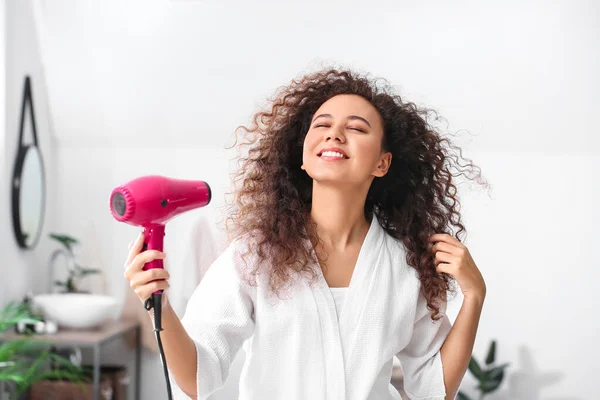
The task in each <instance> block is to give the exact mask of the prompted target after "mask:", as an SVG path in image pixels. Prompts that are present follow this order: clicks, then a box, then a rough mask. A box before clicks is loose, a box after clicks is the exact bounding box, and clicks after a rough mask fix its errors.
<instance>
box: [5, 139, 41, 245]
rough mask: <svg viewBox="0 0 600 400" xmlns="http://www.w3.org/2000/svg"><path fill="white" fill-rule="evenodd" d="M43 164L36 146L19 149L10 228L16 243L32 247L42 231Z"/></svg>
mask: <svg viewBox="0 0 600 400" xmlns="http://www.w3.org/2000/svg"><path fill="white" fill-rule="evenodd" d="M45 186H46V185H45V180H44V163H43V161H42V155H41V153H40V151H39V149H38V148H37V146H22V147H20V148H19V152H18V155H17V161H16V163H15V168H14V175H13V178H12V210H13V227H14V231H15V236H16V238H17V242H18V243H19V246H20V247H22V248H32V247H33V246H35V245H36V243H37V241H38V239H39V237H40V233H41V231H42V222H43V220H44V206H45V194H46V193H45V192H46V190H45Z"/></svg>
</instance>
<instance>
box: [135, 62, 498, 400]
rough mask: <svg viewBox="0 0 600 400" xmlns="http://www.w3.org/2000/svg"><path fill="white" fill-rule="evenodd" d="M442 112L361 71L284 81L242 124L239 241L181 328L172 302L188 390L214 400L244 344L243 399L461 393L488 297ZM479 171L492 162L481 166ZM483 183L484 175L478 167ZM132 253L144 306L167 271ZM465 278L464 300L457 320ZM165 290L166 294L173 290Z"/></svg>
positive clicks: (167, 337) (149, 254) (233, 223)
mask: <svg viewBox="0 0 600 400" xmlns="http://www.w3.org/2000/svg"><path fill="white" fill-rule="evenodd" d="M427 116H428V112H427V111H424V110H422V109H419V108H418V107H416V106H415V105H414V104H413V103H410V102H405V101H404V100H403V99H401V97H400V96H399V95H397V94H394V93H393V92H392V91H391V89H389V87H379V86H378V81H377V80H370V79H369V78H368V77H367V76H360V75H359V74H357V73H354V72H352V71H339V70H335V69H333V70H325V71H321V72H318V73H314V74H311V75H307V76H305V77H303V78H302V79H300V80H299V81H292V83H291V84H290V85H289V86H288V87H285V88H283V89H282V90H281V91H280V92H279V93H278V94H277V96H276V98H275V99H273V102H272V107H271V109H270V110H269V111H265V112H259V113H257V114H256V115H255V117H254V120H253V125H252V127H251V128H250V129H248V128H244V131H245V133H246V134H247V140H245V141H244V142H243V143H241V144H240V145H241V146H245V147H246V148H247V149H248V152H247V154H246V155H245V156H244V157H242V158H241V160H242V168H241V169H240V172H239V175H237V178H236V179H235V180H234V183H235V186H236V201H235V203H234V204H233V205H232V210H231V214H230V218H229V219H228V228H229V229H230V233H231V236H230V238H231V242H230V245H229V247H228V248H227V249H226V250H225V251H224V252H223V254H221V255H220V256H219V258H218V259H217V260H216V261H215V262H214V263H213V265H212V266H211V268H210V269H209V270H208V272H207V273H206V275H205V276H204V278H203V280H202V281H201V283H200V284H199V286H198V288H197V289H196V291H195V292H194V294H193V296H192V298H191V299H190V301H189V303H188V306H187V309H186V313H185V316H184V317H183V319H182V321H180V320H179V319H178V318H177V315H176V314H175V313H174V312H173V310H172V309H171V308H170V307H169V305H168V301H165V306H164V308H163V328H164V331H163V332H162V340H163V346H164V348H165V354H166V359H167V365H168V366H169V369H170V372H171V376H172V380H173V383H174V386H175V389H176V392H177V393H179V394H180V396H183V397H185V396H184V395H183V393H185V394H186V395H187V396H189V397H190V398H193V399H205V398H207V397H208V396H209V395H210V393H212V392H214V391H215V390H216V389H218V388H220V387H221V386H222V385H223V384H224V382H225V380H226V378H227V376H228V373H229V367H230V364H231V362H232V361H233V359H234V357H235V355H236V353H237V352H238V350H239V348H240V347H241V346H242V345H244V348H245V350H246V362H245V365H244V368H243V370H242V373H241V377H240V384H239V385H240V386H239V389H240V395H239V398H240V399H242V400H251V399H252V400H254V399H260V400H265V399H277V400H280V399H285V400H326V399H327V400H333V399H336V400H341V399H356V400H359V399H360V400H364V399H378V400H381V399H400V395H399V393H398V391H397V390H396V389H395V388H394V387H393V386H392V385H391V384H390V377H391V372H392V363H393V357H394V356H397V357H398V359H399V361H400V365H401V367H402V372H403V375H404V390H405V392H406V394H407V396H408V397H409V398H411V399H454V397H455V395H456V393H457V390H458V387H459V384H460V382H461V380H462V378H463V376H464V373H465V371H466V368H467V366H468V363H469V359H470V356H471V352H472V349H473V343H474V340H475V335H476V332H477V326H478V323H479V318H480V314H481V311H482V307H483V302H484V298H485V295H486V286H485V283H484V280H483V278H482V276H481V274H480V272H479V270H478V268H477V266H476V265H475V263H474V261H473V259H472V258H471V256H470V254H469V251H468V249H467V248H466V247H465V246H464V245H463V244H462V243H461V242H460V241H459V240H458V239H457V238H455V237H454V236H453V235H452V234H450V233H448V232H447V230H448V229H449V228H450V226H451V225H452V226H454V227H456V228H458V233H457V236H458V234H459V233H461V232H463V231H464V230H465V229H464V226H463V225H462V224H461V222H460V214H459V212H458V209H459V202H458V201H457V199H456V197H455V195H456V186H455V185H454V183H453V182H454V181H453V178H454V176H455V175H452V174H451V173H450V171H449V167H450V166H451V165H450V164H451V161H454V164H455V168H458V170H459V171H461V173H462V174H464V171H465V168H464V165H459V163H458V157H457V156H456V155H452V154H451V153H450V148H455V147H454V146H452V145H450V146H448V147H444V146H443V144H444V143H449V141H448V139H443V138H441V137H440V135H439V134H438V133H437V132H436V131H435V130H434V129H433V128H432V126H431V125H430V124H429V122H428V121H427ZM467 166H469V167H470V170H471V171H473V170H478V168H477V167H474V166H473V164H470V163H469V164H467ZM477 176H478V177H480V176H481V175H480V174H477ZM141 245H142V237H141V235H140V237H139V238H138V239H137V241H136V242H135V243H133V244H132V245H131V247H130V252H129V256H128V260H127V263H126V265H127V269H126V272H125V277H126V278H127V279H128V280H129V282H130V284H131V287H132V288H133V289H134V290H135V293H136V294H137V295H138V296H139V298H140V300H141V301H142V302H143V301H145V300H146V299H147V298H148V297H150V295H151V293H152V292H153V291H155V290H158V289H167V288H168V287H169V284H168V283H167V280H168V278H169V274H168V272H167V271H163V270H150V271H143V270H142V268H143V266H144V264H145V263H147V262H149V261H150V260H152V259H155V258H158V257H164V254H161V253H158V252H155V251H144V252H140V250H141ZM453 280H454V281H455V282H456V283H458V285H459V286H460V289H461V291H462V293H463V294H464V301H463V304H462V307H461V310H460V313H459V315H458V317H457V319H456V321H455V323H454V325H453V326H451V324H450V322H449V320H448V317H447V316H446V314H445V310H446V303H447V293H449V292H451V291H452V288H451V286H450V284H451V283H452V281H453ZM164 298H165V299H166V296H165V297H164Z"/></svg>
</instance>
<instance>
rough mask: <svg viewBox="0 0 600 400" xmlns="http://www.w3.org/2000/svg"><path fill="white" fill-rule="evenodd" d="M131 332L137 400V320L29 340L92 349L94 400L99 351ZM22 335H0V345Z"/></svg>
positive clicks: (137, 396)
mask: <svg viewBox="0 0 600 400" xmlns="http://www.w3.org/2000/svg"><path fill="white" fill-rule="evenodd" d="M130 332H135V375H134V376H135V379H134V385H135V394H134V396H135V397H134V398H135V400H139V399H140V366H141V357H142V336H141V333H142V332H141V325H140V324H139V322H137V321H130V320H119V321H112V322H108V323H106V324H105V325H102V326H100V327H98V328H96V329H59V331H58V332H57V333H56V334H53V335H30V336H29V339H30V340H32V341H36V342H40V343H44V344H47V345H49V346H56V347H63V346H64V347H81V348H92V349H93V352H94V356H93V357H94V359H93V376H92V379H93V388H94V397H93V398H94V400H99V399H100V393H99V392H100V350H101V348H102V346H103V345H105V344H106V343H109V342H111V341H113V340H114V339H117V338H119V337H124V336H125V335H126V334H128V333H130ZM23 338H24V337H23V335H19V334H17V333H14V332H4V333H2V334H0V342H3V341H10V340H23Z"/></svg>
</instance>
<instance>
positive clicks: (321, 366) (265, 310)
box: [171, 216, 451, 400]
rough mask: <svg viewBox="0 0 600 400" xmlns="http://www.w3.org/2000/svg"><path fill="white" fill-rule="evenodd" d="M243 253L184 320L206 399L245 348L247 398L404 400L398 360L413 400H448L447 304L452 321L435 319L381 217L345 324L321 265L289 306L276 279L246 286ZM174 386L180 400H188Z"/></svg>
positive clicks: (223, 266)
mask: <svg viewBox="0 0 600 400" xmlns="http://www.w3.org/2000/svg"><path fill="white" fill-rule="evenodd" d="M241 246H242V244H241V243H240V242H239V241H238V242H234V243H233V244H231V245H230V246H229V247H227V249H226V250H225V251H224V252H223V253H222V254H221V255H220V256H219V257H218V258H217V260H216V261H215V262H214V263H213V264H212V266H211V267H210V268H209V270H208V272H207V273H206V275H205V276H204V279H203V280H202V281H201V282H200V284H199V285H198V287H197V288H196V290H195V291H194V293H193V295H192V297H191V298H190V301H189V302H188V305H187V308H186V312H185V315H184V317H183V319H182V322H183V324H184V326H185V328H186V330H187V331H188V333H189V334H190V336H191V337H192V338H193V339H194V341H195V343H196V349H197V360H198V365H197V368H198V370H197V389H198V399H206V398H207V397H208V396H209V394H210V393H212V392H213V391H215V390H216V389H218V388H219V387H221V386H222V385H223V384H224V382H225V380H226V379H227V376H228V372H229V367H230V364H231V362H232V361H233V359H234V357H235V355H236V353H237V351H238V350H239V349H240V347H241V346H242V345H243V346H244V349H245V350H246V361H245V364H244V368H243V370H242V373H241V376H240V383H239V390H240V394H239V399H240V400H271V399H273V400H343V399H347V400H366V399H368V400H387V399H390V400H391V399H396V400H399V399H401V397H400V395H399V393H398V391H397V390H396V389H395V388H394V387H393V386H392V385H391V383H390V378H391V372H392V364H393V356H394V355H396V356H398V359H399V360H400V364H401V367H402V372H403V375H404V390H405V392H406V394H407V395H408V397H409V398H410V399H435V400H442V399H444V397H445V393H446V391H445V388H444V377H443V370H442V362H441V357H440V352H439V350H440V347H441V346H442V344H443V342H444V340H445V339H446V336H447V335H448V333H449V331H450V328H451V324H450V321H449V319H448V317H447V316H446V314H445V310H446V304H444V305H443V307H442V308H441V309H440V312H442V314H443V316H444V317H443V318H442V319H440V320H438V321H435V322H434V321H433V320H431V317H430V311H429V310H428V309H427V307H426V301H425V298H424V297H423V295H422V294H421V293H420V286H421V284H420V281H419V279H418V277H417V274H416V271H415V270H414V269H413V268H412V267H410V266H408V264H407V263H406V251H405V250H404V246H403V244H402V243H401V242H400V241H398V240H396V239H394V238H392V237H391V236H389V235H388V234H387V233H386V232H385V230H384V229H383V228H382V227H381V225H380V224H379V223H378V221H377V218H376V217H375V216H374V217H373V220H372V222H371V226H370V228H369V231H368V233H367V236H366V237H365V240H364V243H363V245H362V247H361V250H360V252H359V255H358V259H357V262H356V266H355V268H354V272H353V274H352V278H351V281H350V285H349V287H348V291H347V293H346V297H345V300H344V303H343V306H342V309H341V310H340V312H339V317H338V314H337V312H336V308H335V304H334V299H333V296H332V294H331V291H330V288H329V286H328V285H327V282H326V280H325V278H324V276H323V274H322V272H321V269H320V268H319V267H318V264H317V261H316V258H315V266H316V270H317V271H318V273H319V281H318V283H317V284H314V285H313V286H312V287H311V286H309V284H308V282H309V280H308V278H306V279H305V280H300V281H299V282H300V283H298V284H297V285H296V286H295V290H294V291H293V292H292V294H291V296H290V297H289V298H286V299H283V300H273V297H272V296H269V294H268V290H267V289H268V284H267V280H266V276H259V277H258V286H250V285H248V284H246V283H245V282H244V281H243V279H242V275H241V273H240V268H243V265H244V264H243V261H242V260H241V259H240V257H239V252H240V249H241ZM248 259H249V260H251V258H248ZM251 262H252V261H251ZM171 382H172V384H173V390H174V395H175V398H176V399H187V398H188V397H187V396H185V395H184V394H183V392H181V390H180V389H179V388H178V387H177V385H176V383H175V382H174V380H173V379H171Z"/></svg>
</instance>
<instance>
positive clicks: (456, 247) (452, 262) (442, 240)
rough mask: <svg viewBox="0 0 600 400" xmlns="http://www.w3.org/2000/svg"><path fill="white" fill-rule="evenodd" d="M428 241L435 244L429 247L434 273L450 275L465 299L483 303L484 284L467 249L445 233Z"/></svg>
mask: <svg viewBox="0 0 600 400" xmlns="http://www.w3.org/2000/svg"><path fill="white" fill-rule="evenodd" d="M429 241H430V242H437V243H435V244H434V245H433V246H432V247H431V251H432V252H433V254H434V262H435V266H436V271H437V272H438V273H442V272H445V273H447V274H450V275H452V276H453V277H454V279H456V282H457V283H458V285H459V286H460V289H461V291H462V292H463V295H464V296H465V298H474V299H478V300H480V301H483V299H484V298H485V294H486V287H485V282H484V280H483V276H482V275H481V272H479V269H478V268H477V265H475V261H473V258H472V257H471V254H470V253H469V249H467V247H466V246H465V245H464V244H462V243H461V242H459V241H458V240H457V239H456V238H454V237H452V236H451V235H449V234H447V233H437V234H434V235H431V236H430V237H429Z"/></svg>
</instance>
